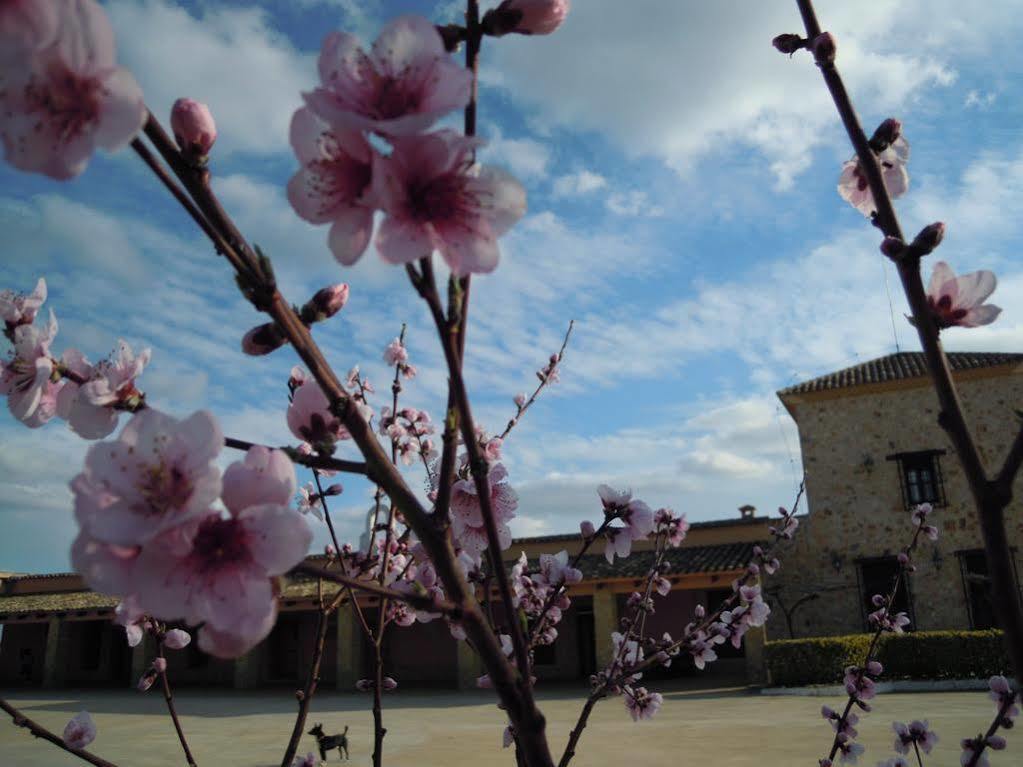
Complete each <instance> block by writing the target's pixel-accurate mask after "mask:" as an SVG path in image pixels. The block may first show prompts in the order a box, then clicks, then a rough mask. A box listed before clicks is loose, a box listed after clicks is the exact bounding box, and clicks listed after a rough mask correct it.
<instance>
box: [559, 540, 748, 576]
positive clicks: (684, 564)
mask: <svg viewBox="0 0 1023 767" xmlns="http://www.w3.org/2000/svg"><path fill="white" fill-rule="evenodd" d="M755 545H756V543H754V542H752V541H751V542H748V543H721V544H717V545H714V546H683V547H682V548H678V549H668V553H667V554H665V556H664V561H665V562H666V563H667V565H668V568H669V569H668V572H667V575H689V574H691V573H718V572H723V571H727V570H741V569H742V568H744V567H746V565H747V564H749V562H750V560H751V559H753V547H754V546H755ZM655 556H656V552H654V551H637V552H635V553H633V554H632V555H630V556H628V557H626V558H625V559H619V560H616V561H615V563H614V564H613V565H611V564H608V561H607V559H605V558H604V555H603V554H588V555H587V556H585V557H583V558H582V559H581V560H580V562H579V569H580V570H582V573H583V580H594V579H598V578H642V577H643V576H644V575H646V574H647V573H648V572H649V571H650V568H651V567H652V566H653V563H654V557H655Z"/></svg>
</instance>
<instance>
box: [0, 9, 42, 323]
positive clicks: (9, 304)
mask: <svg viewBox="0 0 1023 767" xmlns="http://www.w3.org/2000/svg"><path fill="white" fill-rule="evenodd" d="M49 5H50V4H49V3H36V2H7V3H6V4H5V5H2V6H0V23H2V20H3V19H4V17H5V15H6V14H8V13H10V12H11V11H12V10H14V9H17V8H18V7H19V6H49ZM9 9H10V10H9ZM45 301H46V280H44V279H43V278H42V277H40V278H39V282H37V283H36V286H35V289H33V291H32V292H31V293H15V292H14V291H13V290H0V320H3V321H4V325H5V326H6V328H7V333H9V334H10V333H13V332H14V329H15V328H16V327H18V326H19V325H31V324H32V323H33V322H35V319H36V314H38V312H39V309H40V307H42V305H43V303H44V302H45Z"/></svg>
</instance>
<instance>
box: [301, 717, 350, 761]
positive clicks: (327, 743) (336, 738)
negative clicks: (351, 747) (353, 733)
mask: <svg viewBox="0 0 1023 767" xmlns="http://www.w3.org/2000/svg"><path fill="white" fill-rule="evenodd" d="M308 734H309V735H312V736H313V737H314V738H316V745H317V746H319V748H320V759H324V760H325V759H326V758H327V752H328V751H330V750H332V749H335V748H336V749H337V756H338V759H348V758H349V757H348V725H347V724H346V725H345V731H344V732H342V733H341V734H340V735H324V734H323V725H322V724H318V725H316V726H315V727H313V729H311V730H309V732H308Z"/></svg>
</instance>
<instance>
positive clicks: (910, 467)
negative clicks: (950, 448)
mask: <svg viewBox="0 0 1023 767" xmlns="http://www.w3.org/2000/svg"><path fill="white" fill-rule="evenodd" d="M944 454H945V451H944V450H923V451H920V452H916V453H896V454H895V455H890V456H888V460H889V461H898V462H899V484H900V485H901V486H902V499H903V501H904V503H905V504H906V508H907V509H910V508H912V507H914V506H916V505H917V504H920V503H931V504H934V505H935V506H944V505H945V484H944V482H943V481H942V476H941V464H940V463H939V462H938V457H939V456H942V455H944Z"/></svg>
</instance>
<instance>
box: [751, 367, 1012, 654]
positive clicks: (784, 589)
mask: <svg viewBox="0 0 1023 767" xmlns="http://www.w3.org/2000/svg"><path fill="white" fill-rule="evenodd" d="M948 356H949V362H950V365H951V368H952V370H953V376H954V378H955V381H956V384H957V386H958V387H959V391H960V394H961V396H962V399H963V405H964V408H965V412H966V417H967V421H968V422H969V424H970V426H971V427H972V429H973V432H974V434H975V435H976V438H977V440H978V442H979V447H980V451H981V455H982V457H983V460H984V462H985V464H986V466H987V467H988V470H989V471H991V470H992V469H995V470H997V467H999V466H1000V465H1001V462H1002V461H1003V460H1004V457H1005V455H1006V453H1007V452H1008V450H1009V446H1010V445H1011V443H1012V441H1013V439H1014V438H1015V437H1016V433H1017V432H1018V430H1019V429H1020V425H1021V423H1023V420H1021V417H1020V416H1019V415H1018V414H1017V413H1018V411H1019V410H1021V409H1023V354H1004V353H952V354H949V355H948ZM778 396H779V398H780V399H781V401H782V402H783V403H784V405H785V407H786V408H787V409H788V411H789V413H790V414H791V415H792V417H793V419H795V422H796V425H797V426H798V428H799V441H800V446H801V449H802V458H803V467H804V470H805V472H806V495H807V502H808V508H809V512H808V514H807V516H805V517H804V518H803V519H802V520H801V521H802V525H801V527H800V529H799V533H798V535H797V537H796V539H795V541H794V542H793V543H792V544H790V550H789V551H787V552H786V553H785V555H784V557H783V564H782V570H781V571H780V572H779V573H778V575H777V576H774V577H773V578H770V579H769V580H768V581H767V583H766V584H765V591H766V593H767V594H768V595H769V602H770V604H771V606H772V609H773V612H772V616H771V619H770V621H769V623H768V634H769V635H770V636H771V638H785V637H788V636H789V635H790V633H789V626H788V625H787V622H786V612H788V613H789V616H788V617H789V618H790V619H791V624H792V625H791V630H792V634H794V636H797V637H799V636H817V635H827V634H846V633H856V632H860V631H863V630H864V629H865V628H866V625H867V624H866V620H867V615H868V613H869V612H870V611H871V610H872V608H871V605H870V598H871V596H872V595H874V594H876V593H880V592H885V593H887V592H888V591H889V590H890V587H891V583H892V577H893V574H894V572H895V571H896V566H897V563H896V559H895V556H896V554H897V553H898V552H899V550H900V549H901V548H902V547H903V546H905V545H906V544H907V543H908V541H909V536H910V535H911V533H912V527H911V522H910V511H909V510H910V509H911V508H912V507H913V506H915V505H916V504H918V503H921V502H925V501H926V502H930V503H931V504H933V506H934V513H933V518H932V520H931V521H932V522H933V524H935V525H936V526H937V527H938V528H939V529H940V531H941V532H940V537H939V539H938V541H937V542H934V543H932V542H931V541H929V540H926V539H924V540H923V542H922V545H921V546H920V548H919V550H918V552H917V553H916V555H915V564H916V567H917V570H916V572H915V573H913V574H912V575H911V576H910V578H909V582H908V584H907V587H906V588H904V589H901V590H900V592H899V594H898V595H897V603H896V609H897V610H905V611H906V612H907V613H908V614H909V616H910V618H911V620H912V624H911V625H912V626H913V627H914V628H918V629H921V630H931V629H970V628H976V629H982V628H990V627H992V626H993V625H994V624H995V620H994V615H993V613H992V609H991V604H990V600H989V597H988V592H987V583H986V574H987V567H986V564H985V560H984V554H983V551H982V547H983V543H982V540H981V537H980V529H979V525H978V522H977V516H976V511H975V510H974V507H973V504H972V499H971V497H970V493H969V488H968V486H967V484H966V480H965V477H964V476H963V473H962V470H961V469H960V467H959V462H958V460H957V458H956V455H955V451H954V449H953V447H952V444H951V443H950V441H949V439H948V437H947V436H946V435H945V432H944V431H943V430H942V429H941V428H940V427H939V426H938V423H937V415H938V401H937V396H936V394H935V393H934V391H933V389H932V388H931V385H930V379H929V378H928V376H927V371H926V368H925V366H924V361H923V355H922V354H920V353H910V352H903V353H900V354H892V355H889V356H886V357H881V358H880V359H875V360H871V361H870V362H865V363H863V364H861V365H856V366H855V367H851V368H847V369H845V370H840V371H837V372H835V373H830V374H828V375H825V376H821V377H820V378H815V379H813V380H810V381H806V382H804V383H800V384H797V385H795V386H791V387H789V388H787V389H783V390H782V391H780V392H778ZM1006 523H1007V526H1008V531H1009V540H1010V543H1011V545H1012V546H1013V547H1014V553H1015V563H1014V564H1015V565H1016V568H1017V573H1018V571H1019V568H1020V566H1021V560H1020V553H1019V548H1018V547H1019V546H1020V544H1021V543H1023V484H1021V482H1020V480H1018V479H1017V483H1016V488H1015V499H1014V500H1013V502H1012V504H1011V505H1010V506H1009V507H1008V508H1007V509H1006ZM1018 583H1019V578H1018V575H1017V587H1018ZM797 604H798V606H797V607H795V610H793V607H794V606H796V605H797Z"/></svg>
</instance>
